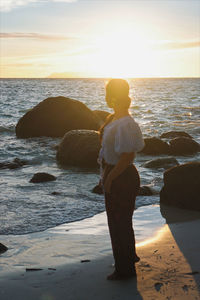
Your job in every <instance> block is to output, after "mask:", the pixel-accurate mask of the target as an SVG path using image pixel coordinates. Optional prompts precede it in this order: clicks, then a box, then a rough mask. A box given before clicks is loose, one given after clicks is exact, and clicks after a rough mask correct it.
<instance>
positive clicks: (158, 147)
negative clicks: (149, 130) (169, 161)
mask: <svg viewBox="0 0 200 300" xmlns="http://www.w3.org/2000/svg"><path fill="white" fill-rule="evenodd" d="M144 142H145V146H144V148H143V149H142V151H141V153H143V154H147V155H159V154H168V153H169V145H168V143H166V142H164V141H162V140H161V139H159V138H157V137H151V138H145V139H144Z"/></svg>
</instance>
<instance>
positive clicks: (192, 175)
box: [160, 162, 200, 211]
mask: <svg viewBox="0 0 200 300" xmlns="http://www.w3.org/2000/svg"><path fill="white" fill-rule="evenodd" d="M160 202H161V203H163V204H167V205H172V206H176V207H180V208H187V209H191V210H198V211H200V162H191V163H186V164H183V165H180V166H176V167H173V168H171V169H168V170H167V171H165V173H164V186H163V188H162V190H161V192H160Z"/></svg>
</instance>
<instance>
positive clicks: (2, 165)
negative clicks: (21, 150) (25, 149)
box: [0, 158, 28, 170]
mask: <svg viewBox="0 0 200 300" xmlns="http://www.w3.org/2000/svg"><path fill="white" fill-rule="evenodd" d="M27 164H28V162H27V160H22V159H19V158H15V159H14V160H13V161H7V162H0V169H10V170H12V169H18V168H21V167H22V166H24V165H27Z"/></svg>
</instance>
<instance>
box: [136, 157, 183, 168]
mask: <svg viewBox="0 0 200 300" xmlns="http://www.w3.org/2000/svg"><path fill="white" fill-rule="evenodd" d="M177 165H179V163H178V161H177V160H176V159H175V158H174V157H164V158H158V159H153V160H150V161H147V162H146V163H144V164H143V165H142V166H143V167H145V168H164V169H168V168H170V167H173V166H177Z"/></svg>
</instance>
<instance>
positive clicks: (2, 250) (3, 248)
mask: <svg viewBox="0 0 200 300" xmlns="http://www.w3.org/2000/svg"><path fill="white" fill-rule="evenodd" d="M7 250H8V248H7V247H6V246H5V245H3V244H1V243H0V254H1V253H4V252H6V251H7Z"/></svg>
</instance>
